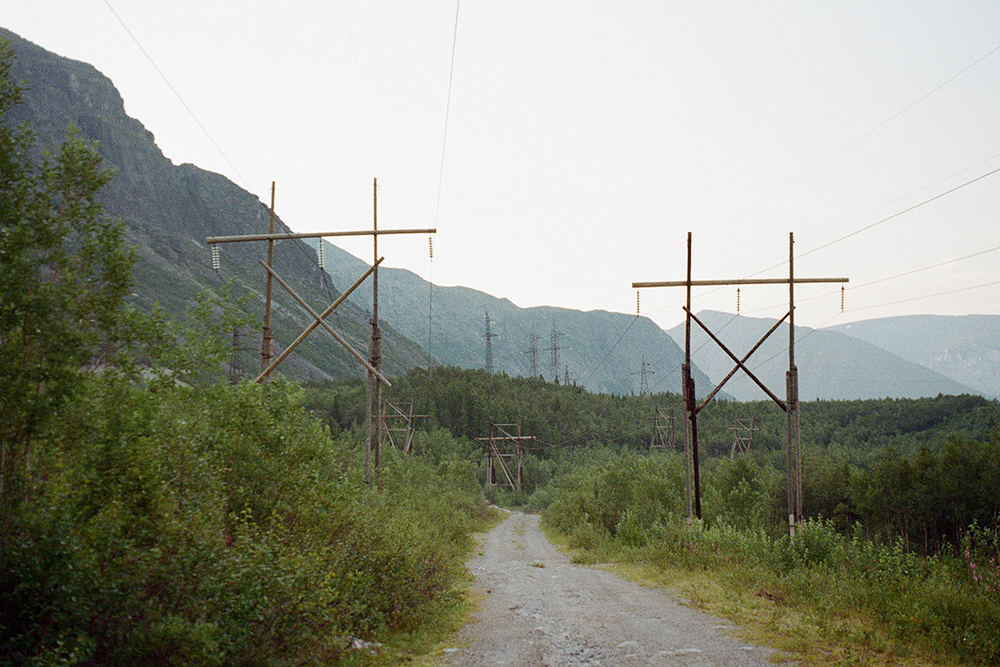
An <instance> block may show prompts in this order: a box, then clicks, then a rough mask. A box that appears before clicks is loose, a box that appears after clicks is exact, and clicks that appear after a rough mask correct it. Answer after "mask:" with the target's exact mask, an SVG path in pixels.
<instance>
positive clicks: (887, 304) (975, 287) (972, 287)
mask: <svg viewBox="0 0 1000 667" xmlns="http://www.w3.org/2000/svg"><path fill="white" fill-rule="evenodd" d="M994 285H1000V280H997V281H994V282H992V283H983V284H981V285H972V286H971V287H959V288H958V289H953V290H948V291H947V292H938V293H937V294H925V295H923V296H915V297H913V298H910V299H900V300H899V301H890V302H888V303H878V304H875V305H873V306H862V307H860V308H852V310H869V309H871V308H883V307H885V306H895V305H896V304H900V303H909V302H910V301H920V300H921V299H933V298H934V297H938V296H946V295H948V294H955V293H957V292H968V291H969V290H974V289H980V288H983V287H992V286H994Z"/></svg>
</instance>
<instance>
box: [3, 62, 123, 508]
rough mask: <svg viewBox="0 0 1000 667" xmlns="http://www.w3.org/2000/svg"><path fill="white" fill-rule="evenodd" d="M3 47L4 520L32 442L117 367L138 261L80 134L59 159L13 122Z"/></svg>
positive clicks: (15, 97) (12, 92)
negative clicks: (89, 381) (99, 375)
mask: <svg viewBox="0 0 1000 667" xmlns="http://www.w3.org/2000/svg"><path fill="white" fill-rule="evenodd" d="M13 59H14V55H13V50H12V48H11V47H10V45H9V44H8V43H0V285H3V289H2V291H0V355H2V356H0V415H2V418H0V517H2V518H3V519H4V521H5V522H6V520H8V519H9V518H10V516H11V515H10V512H11V510H12V506H13V504H14V503H16V502H17V498H18V497H19V496H20V491H21V487H22V486H23V484H24V481H25V480H24V474H23V473H24V471H25V470H26V469H27V467H28V465H29V462H30V457H31V443H32V441H33V439H34V438H35V437H36V436H37V434H38V433H39V430H40V429H41V428H42V427H43V425H44V424H45V422H46V419H47V418H48V417H49V416H50V415H52V414H53V411H54V410H55V409H56V408H57V407H58V406H59V405H60V404H61V403H63V402H64V401H65V400H66V399H67V398H68V397H69V396H71V395H72V393H73V391H74V389H75V388H76V387H77V386H79V383H80V381H81V378H82V371H84V370H85V369H86V368H88V367H89V368H91V369H96V368H100V367H104V366H106V365H107V364H109V363H113V362H114V352H115V350H116V348H117V346H116V343H118V342H120V340H121V338H122V335H123V333H122V324H123V322H124V313H125V308H124V306H125V301H124V300H125V297H126V295H127V294H128V289H129V286H130V273H131V268H132V264H133V261H134V258H133V253H132V251H131V250H130V249H129V248H128V247H127V246H126V245H125V242H124V239H123V236H122V225H121V223H120V222H118V221H116V220H113V219H111V218H109V217H108V216H107V215H106V214H105V212H104V210H103V208H102V205H101V202H100V200H99V199H98V195H99V193H100V191H101V188H102V187H103V186H104V185H105V184H106V183H107V182H108V180H109V179H110V178H111V174H110V173H109V172H108V171H106V170H103V169H102V167H101V158H100V156H99V155H98V153H97V150H96V148H95V147H94V146H91V145H88V144H87V143H85V142H84V141H82V140H81V139H80V138H79V136H78V135H77V132H76V130H74V129H73V128H70V129H69V131H68V137H67V139H66V141H65V142H64V143H63V145H62V146H61V147H60V148H59V150H58V151H57V152H55V153H54V154H49V153H43V152H41V151H38V150H36V148H35V145H34V137H33V135H32V133H31V131H30V130H29V129H28V127H27V126H26V125H21V126H16V127H12V126H11V125H10V123H9V120H8V117H9V112H10V111H11V109H12V108H13V107H14V106H15V105H17V104H18V103H19V102H20V100H21V96H22V92H23V88H22V86H21V85H20V84H18V83H17V82H15V81H13V80H12V78H11V72H12V66H13Z"/></svg>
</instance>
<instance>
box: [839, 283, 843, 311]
mask: <svg viewBox="0 0 1000 667" xmlns="http://www.w3.org/2000/svg"><path fill="white" fill-rule="evenodd" d="M840 312H844V286H843V285H841V286H840Z"/></svg>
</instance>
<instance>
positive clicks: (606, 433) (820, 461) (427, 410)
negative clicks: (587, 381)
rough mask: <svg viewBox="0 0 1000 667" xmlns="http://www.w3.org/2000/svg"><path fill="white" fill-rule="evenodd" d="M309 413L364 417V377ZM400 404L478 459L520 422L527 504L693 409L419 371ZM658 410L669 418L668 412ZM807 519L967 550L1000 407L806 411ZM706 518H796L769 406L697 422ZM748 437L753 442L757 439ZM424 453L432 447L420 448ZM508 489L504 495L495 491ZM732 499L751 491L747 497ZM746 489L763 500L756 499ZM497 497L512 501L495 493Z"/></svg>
mask: <svg viewBox="0 0 1000 667" xmlns="http://www.w3.org/2000/svg"><path fill="white" fill-rule="evenodd" d="M305 391H306V395H307V399H306V406H307V407H308V408H309V409H310V410H311V411H313V413H314V414H316V415H317V416H319V417H321V418H322V419H323V420H324V421H325V423H326V424H327V426H328V427H329V428H330V430H331V432H333V433H337V432H343V431H346V430H350V429H352V428H357V427H358V425H359V424H362V423H363V422H364V409H365V405H364V397H365V392H364V385H363V384H362V383H361V381H359V380H353V381H348V382H344V383H340V384H311V385H306V387H305ZM388 399H389V400H396V401H410V400H413V401H414V404H415V407H414V409H415V412H416V413H417V414H425V415H428V418H426V419H424V420H422V422H421V423H419V424H417V425H416V427H417V428H419V429H420V430H421V431H422V432H431V431H433V430H435V429H444V430H445V431H447V432H448V433H450V434H452V435H453V436H455V437H459V438H463V439H465V440H467V441H469V445H468V451H467V452H465V453H463V455H466V456H467V455H469V454H468V452H471V451H476V452H479V464H480V466H481V467H480V478H481V481H485V461H486V459H485V450H483V448H482V445H481V444H478V443H475V444H474V441H475V439H476V438H482V437H485V436H487V435H488V432H489V424H490V421H491V420H492V421H494V422H496V423H516V422H520V424H521V429H522V433H524V434H525V435H532V436H535V438H536V440H535V441H532V442H528V443H525V444H524V445H523V449H524V451H525V455H524V482H525V489H524V492H523V493H522V494H520V497H519V499H518V500H520V501H525V500H526V499H527V498H529V497H531V496H532V495H534V494H540V495H544V494H545V486H546V485H547V484H548V483H549V482H550V481H552V479H553V478H554V477H555V476H557V475H558V474H560V471H561V470H562V469H563V467H564V466H565V464H566V462H567V461H572V460H575V458H576V457H579V456H581V455H582V453H581V452H586V451H587V450H588V449H593V448H598V449H610V450H613V451H618V452H621V453H626V452H630V453H635V454H639V453H646V454H649V453H651V452H656V453H668V452H671V453H676V454H679V453H681V452H682V451H683V422H682V417H683V411H682V406H681V401H680V397H679V396H677V395H675V394H659V395H654V396H644V397H640V396H609V395H602V394H591V393H589V392H586V391H584V390H583V389H581V388H579V387H573V386H561V385H559V384H557V383H551V382H545V381H543V380H540V379H529V378H521V377H507V376H504V375H496V374H487V373H486V372H485V371H476V370H460V369H457V368H449V367H436V368H434V369H432V370H431V371H430V372H428V371H427V370H426V369H414V370H413V371H411V372H410V373H408V374H407V375H406V376H403V377H401V378H397V379H395V380H394V383H393V387H392V389H391V390H390V391H389V395H388ZM657 409H659V411H658V410H657ZM657 414H660V415H661V417H660V421H661V426H662V424H663V423H664V422H666V423H667V424H668V426H669V421H670V420H669V419H664V418H663V416H662V415H667V417H669V416H670V415H674V417H675V418H674V420H673V425H672V432H671V431H670V430H666V429H664V430H665V431H666V433H665V434H664V439H665V440H669V441H671V442H670V443H669V445H670V446H669V447H666V448H664V447H656V448H651V444H653V441H654V434H655V431H656V429H655V425H654V424H655V419H656V416H657ZM801 415H802V416H801V420H802V443H803V444H802V446H803V486H804V489H803V491H804V494H803V495H804V511H805V515H806V516H807V517H809V518H813V519H818V520H829V521H832V522H833V524H834V525H835V526H837V527H838V529H840V530H843V531H850V530H852V529H853V528H854V527H855V526H856V525H860V526H862V527H863V528H864V529H865V531H866V533H867V534H869V535H871V536H873V537H877V538H879V539H883V540H887V541H892V540H895V539H897V538H899V539H902V540H903V541H904V544H905V545H906V547H907V548H908V549H913V550H916V551H919V552H920V553H921V554H925V555H930V554H932V553H935V552H937V551H938V550H939V549H941V548H943V547H944V546H946V545H954V544H956V543H957V542H958V541H959V540H960V538H961V536H962V534H963V533H964V530H965V529H966V528H967V527H968V526H970V525H972V524H973V523H975V524H977V525H979V526H981V527H985V528H990V529H995V528H996V527H997V520H998V516H997V512H998V511H1000V438H998V434H1000V432H998V427H997V425H998V423H1000V405H998V404H997V402H996V401H991V400H987V399H985V398H982V397H979V396H969V395H963V396H937V397H935V398H921V399H883V400H869V401H817V402H803V403H802V410H801ZM751 418H752V419H753V420H754V421H753V423H754V431H753V434H752V446H751V449H750V451H749V452H748V453H741V454H740V455H739V456H738V457H735V458H732V457H731V453H732V450H733V440H734V435H735V433H734V430H733V429H734V424H735V422H736V420H737V419H740V420H744V421H745V422H746V421H749V419H751ZM699 433H700V439H701V440H700V449H701V468H702V470H701V472H702V474H703V475H704V477H705V481H706V484H707V486H706V487H705V490H704V494H703V495H704V498H703V508H704V515H703V518H704V519H705V520H706V521H707V522H709V523H711V522H712V521H716V520H720V521H728V522H734V521H736V520H737V519H740V520H741V521H742V520H747V519H749V518H750V517H753V520H752V521H749V522H748V525H750V526H752V527H760V528H764V529H767V530H769V531H780V530H782V527H783V525H784V524H783V519H782V517H783V516H787V515H786V508H785V504H786V497H785V494H786V489H785V479H784V467H785V453H784V447H785V415H784V413H783V412H781V410H780V409H779V408H778V407H777V406H775V405H773V404H772V403H770V402H764V401H761V402H754V403H735V402H726V401H717V402H714V403H713V404H711V405H710V406H709V407H708V408H707V409H706V410H704V411H703V412H702V413H701V414H700V415H699ZM741 436H742V437H748V435H747V433H746V432H743V433H741ZM416 442H417V449H418V453H419V449H420V443H421V442H422V440H421V438H420V437H418V438H417V439H416ZM494 493H495V494H499V493H500V490H494ZM734 494H737V496H738V495H739V494H744V496H740V497H736V496H734ZM745 494H751V495H752V497H753V502H752V503H749V499H748V497H746V496H745ZM494 499H500V496H499V495H496V496H495V497H494Z"/></svg>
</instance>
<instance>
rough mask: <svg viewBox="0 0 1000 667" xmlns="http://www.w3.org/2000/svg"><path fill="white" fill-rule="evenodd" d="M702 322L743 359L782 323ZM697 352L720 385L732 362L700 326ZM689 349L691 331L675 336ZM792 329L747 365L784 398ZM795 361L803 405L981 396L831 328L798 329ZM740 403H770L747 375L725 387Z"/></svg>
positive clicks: (739, 318)
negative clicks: (809, 402) (686, 336)
mask: <svg viewBox="0 0 1000 667" xmlns="http://www.w3.org/2000/svg"><path fill="white" fill-rule="evenodd" d="M697 316H698V318H699V319H700V320H702V321H704V322H705V324H706V325H707V326H708V327H709V328H710V329H711V330H712V331H713V333H715V334H716V335H717V336H718V337H719V338H720V339H721V340H722V341H723V342H724V343H725V344H726V345H727V346H728V347H729V348H730V349H731V350H733V352H734V353H735V354H737V355H738V356H742V354H745V353H746V351H748V350H750V349H751V348H752V347H753V345H754V344H756V342H757V341H758V340H760V338H761V336H763V335H764V334H765V333H766V332H767V330H768V329H770V328H771V326H773V324H774V323H775V322H776V321H777V320H774V319H768V318H751V317H746V316H744V315H733V314H732V313H723V312H719V311H711V310H707V311H701V312H699V313H697ZM691 332H692V336H691V337H692V348H693V349H694V350H698V351H697V352H694V353H693V354H692V360H693V361H696V362H697V363H698V364H699V365H700V366H701V368H702V369H704V370H705V372H706V373H708V375H709V377H712V378H719V379H721V378H722V377H724V376H725V375H726V373H728V372H729V370H730V369H732V367H733V366H734V363H733V361H732V360H731V359H730V358H729V357H728V356H727V355H726V354H725V353H724V352H723V351H722V350H721V349H720V348H719V347H718V346H717V345H715V344H714V343H712V342H711V341H710V340H709V338H708V336H707V335H706V334H705V333H704V332H703V331H702V330H701V329H700V327H698V326H697V325H693V326H692V328H691ZM668 333H670V335H671V336H672V337H673V338H674V340H675V341H678V344H679V345H681V344H683V336H684V325H683V324H681V325H678V326H676V327H673V328H671V329H670V331H669V332H668ZM787 349H788V324H787V323H783V324H782V325H781V326H780V327H779V328H778V330H777V331H775V333H774V334H772V336H771V337H770V338H768V340H767V341H766V342H765V343H764V344H763V345H761V347H760V348H759V349H758V350H757V351H756V352H755V353H754V355H753V356H752V357H751V358H750V359H749V360H748V362H747V367H748V368H750V369H751V371H753V372H754V374H755V375H757V376H758V377H759V378H760V379H761V380H762V381H763V382H764V383H765V385H766V386H768V388H770V389H771V391H772V392H774V393H775V394H777V395H778V396H782V395H784V393H785V389H784V386H785V372H786V371H787V370H788V356H787ZM795 362H796V367H797V368H798V375H799V397H800V398H801V399H802V400H814V399H816V400H820V399H822V400H851V399H859V398H860V399H879V398H920V397H926V396H936V395H938V394H967V393H969V394H975V393H979V392H976V391H975V390H974V389H972V388H970V387H967V386H964V385H962V384H961V383H959V382H956V381H954V380H952V379H950V378H948V377H946V376H944V375H942V374H940V373H937V372H936V371H933V370H931V369H928V368H925V367H923V366H920V365H919V364H915V363H913V362H910V361H907V360H905V359H903V358H901V357H899V356H897V355H895V354H892V353H891V352H888V351H886V350H884V349H883V348H880V347H877V346H875V345H873V344H871V343H868V342H866V341H863V340H860V339H857V338H852V337H851V336H847V335H845V334H842V333H840V332H836V331H830V330H826V329H811V328H809V327H800V326H796V327H795ZM725 388H726V390H727V391H729V392H730V393H731V394H732V395H734V396H735V397H736V398H737V399H738V400H758V399H760V398H762V397H765V395H764V393H763V392H761V390H760V388H759V387H757V386H756V385H755V384H753V382H752V381H751V380H750V379H749V378H748V377H747V376H746V375H745V374H744V373H742V372H739V373H737V374H736V375H735V376H734V377H733V378H732V380H730V382H729V383H727V384H726V385H725Z"/></svg>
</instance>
